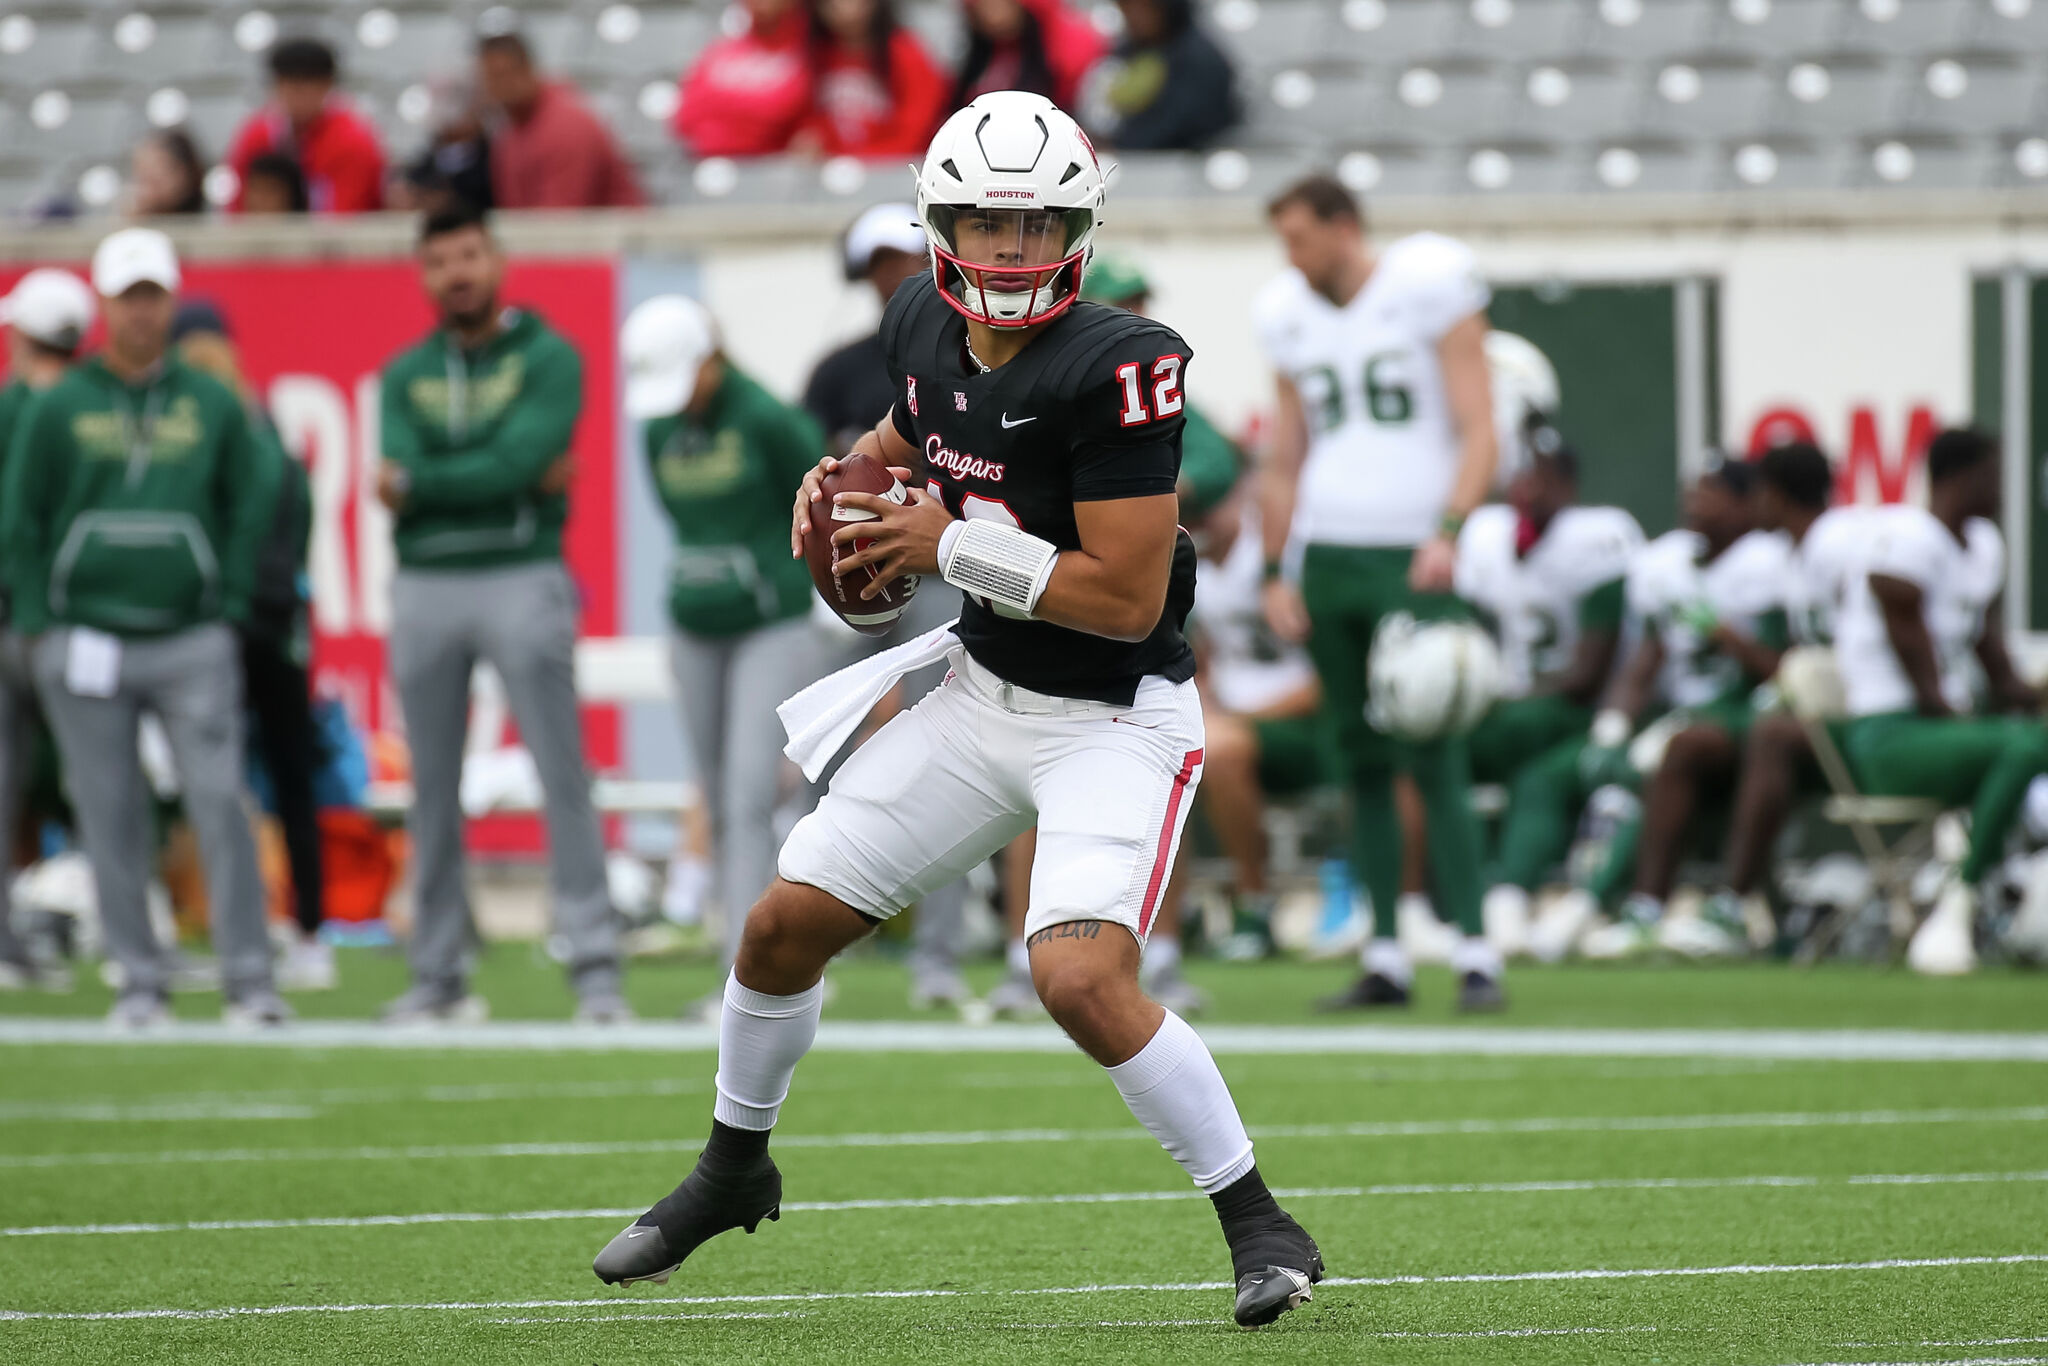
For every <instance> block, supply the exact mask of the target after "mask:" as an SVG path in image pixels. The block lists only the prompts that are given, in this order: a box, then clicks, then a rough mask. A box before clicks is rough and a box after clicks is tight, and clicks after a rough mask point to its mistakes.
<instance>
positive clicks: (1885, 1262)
mask: <svg viewBox="0 0 2048 1366" xmlns="http://www.w3.org/2000/svg"><path fill="white" fill-rule="evenodd" d="M2042 1263H2048V1252H2012V1253H2004V1254H2001V1255H1997V1256H1979V1257H1887V1258H1883V1259H1881V1260H1876V1261H1865V1262H1793V1263H1735V1264H1732V1265H1728V1266H1669V1267H1664V1266H1659V1267H1639V1268H1629V1269H1617V1268H1612V1267H1581V1268H1575V1269H1571V1270H1564V1271H1505V1272H1473V1273H1467V1274H1463V1275H1449V1276H1331V1277H1329V1278H1328V1279H1326V1280H1324V1281H1323V1283H1322V1284H1323V1285H1324V1286H1326V1287H1337V1286H1417V1285H1506V1284H1516V1283H1521V1282H1560V1281H1561V1282H1570V1281H1630V1280H1663V1279H1668V1278H1672V1277H1682V1278H1690V1277H1707V1276H1784V1275H1826V1274H1830V1273H1836V1272H1851V1273H1854V1272H1867V1271H1916V1270H1927V1269H1950V1268H1955V1267H2003V1266H2036V1265H2040V1264H2042ZM1231 1288H1232V1287H1231V1283H1230V1282H1228V1281H1177V1282H1164V1283H1153V1284H1125V1285H1062V1286H1045V1287H1033V1288H1029V1289H1009V1290H952V1289H912V1290H828V1291H812V1292H809V1293H807V1294H779V1295H778V1294H763V1295H677V1296H669V1297H662V1298H656V1299H649V1300H644V1301H639V1303H642V1304H649V1305H652V1304H664V1305H723V1304H822V1303H827V1302H831V1301H839V1300H861V1301H872V1300H927V1299H980V1298H987V1297H991V1296H1014V1295H1109V1294H1147V1295H1177V1294H1189V1293H1195V1292H1208V1291H1217V1290H1229V1289H1231ZM631 1303H634V1301H632V1300H626V1299H622V1298H621V1297H620V1296H618V1295H605V1296H595V1297H591V1298H588V1299H577V1300H459V1301H434V1300H427V1301H417V1302H411V1303H390V1304H268V1305H235V1306H227V1307H221V1308H213V1309H99V1310H47V1309H0V1323H7V1322H39V1321H59V1322H82V1323H111V1322H118V1321H122V1320H127V1319H196V1320H207V1319H231V1318H271V1317H277V1316H281V1315H291V1314H376V1313H392V1312H408V1311H410V1312H438V1313H450V1312H476V1311H483V1312H495V1313H505V1312H511V1311H517V1310H522V1309H583V1308H600V1309H617V1308H619V1307H620V1306H622V1305H625V1304H631ZM1849 1366H1872V1364H1871V1363H1867V1362H1862V1363H1850V1364H1849ZM1942 1366H1963V1364H1962V1363H1954V1362H1950V1363H1943V1364H1942ZM1975 1366H1987V1364H1986V1363H1982V1362H1980V1363H1976V1364H1975Z"/></svg>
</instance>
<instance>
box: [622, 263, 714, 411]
mask: <svg viewBox="0 0 2048 1366" xmlns="http://www.w3.org/2000/svg"><path fill="white" fill-rule="evenodd" d="M619 350H620V351H622V352H624V353H625V359H626V416H628V417H631V418H636V419H639V420H641V421H645V420H646V419H648V418H652V417H666V416H668V415H669V414H671V413H677V412H681V411H682V408H683V405H684V404H685V403H688V402H689V401H690V394H691V392H692V391H693V390H695V389H696V387H697V372H698V371H699V370H700V369H702V368H703V365H704V362H705V361H706V360H708V359H710V357H711V354H712V353H713V352H714V351H716V350H718V324H717V323H716V322H714V321H712V318H711V314H710V312H709V311H707V310H706V309H705V307H704V305H702V304H700V303H698V302H697V301H696V300H695V299H686V298H684V297H683V296H682V295H680V294H661V295H657V296H656V297H654V298H652V299H649V300H648V301H647V302H646V303H643V304H641V305H640V306H639V307H638V308H636V309H634V310H633V311H632V312H631V313H629V314H627V315H626V325H625V326H624V327H623V328H621V329H620V330H619Z"/></svg>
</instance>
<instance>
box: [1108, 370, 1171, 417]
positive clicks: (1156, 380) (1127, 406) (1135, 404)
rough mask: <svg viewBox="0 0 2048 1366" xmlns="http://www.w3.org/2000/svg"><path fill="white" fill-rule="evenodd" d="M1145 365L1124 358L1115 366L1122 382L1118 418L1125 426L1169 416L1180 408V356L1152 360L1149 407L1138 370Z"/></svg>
mask: <svg viewBox="0 0 2048 1366" xmlns="http://www.w3.org/2000/svg"><path fill="white" fill-rule="evenodd" d="M1144 368H1145V367H1143V366H1141V365H1140V364H1139V363H1138V362H1137V361H1127V362H1125V363H1124V364H1122V365H1119V366H1118V367H1117V368H1116V378H1117V382H1118V383H1119V384H1121V385H1123V389H1124V408H1123V412H1122V413H1120V414H1119V415H1118V420H1119V421H1120V422H1122V424H1123V425H1124V426H1126V427H1137V426H1141V425H1143V424H1144V423H1147V422H1150V421H1151V420H1152V419H1154V418H1155V417H1172V416H1173V415H1174V414H1175V413H1178V412H1179V411H1180V409H1181V392H1180V357H1179V356H1161V357H1160V358H1159V359H1158V360H1155V361H1153V362H1152V365H1151V372H1152V374H1151V379H1152V406H1151V407H1150V408H1147V407H1146V406H1145V381H1144V379H1143V378H1142V377H1140V375H1139V373H1138V372H1139V371H1140V370H1141V369H1144Z"/></svg>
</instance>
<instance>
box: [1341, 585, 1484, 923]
mask: <svg viewBox="0 0 2048 1366" xmlns="http://www.w3.org/2000/svg"><path fill="white" fill-rule="evenodd" d="M1413 558H1414V551H1413V550H1410V549H1403V548H1399V547H1380V546H1374V547H1369V548H1358V547H1351V546H1328V545H1312V546H1310V547H1309V548H1308V553H1307V555H1306V557H1305V559H1304V561H1303V563H1302V573H1301V593H1302V598H1303V600H1304V601H1305V602H1306V604H1307V606H1308V616H1309V623H1310V631H1309V640H1308V650H1309V654H1310V656H1311V657H1312V658H1313V659H1314V660H1315V666H1316V673H1317V674H1318V675H1320V676H1321V678H1322V683H1323V707H1324V709H1325V712H1326V713H1327V715H1328V717H1329V722H1330V725H1331V727H1332V730H1333V733H1334V734H1335V736H1336V739H1337V750H1338V753H1339V755H1340V756H1341V758H1342V760H1343V764H1344V770H1345V777H1346V778H1347V779H1348V780H1349V783H1350V787H1351V796H1352V806H1351V860H1352V867H1353V869H1354V872H1355V875H1356V876H1359V877H1361V878H1363V879H1364V881H1365V885H1366V889H1367V890H1368V891H1369V892H1370V893H1371V894H1372V916H1373V933H1374V934H1375V935H1377V936H1379V937H1381V938H1391V937H1392V936H1393V934H1394V903H1395V900H1396V899H1397V898H1398V896H1399V895H1400V891H1401V825H1400V820H1399V818H1398V817H1397V816H1396V814H1395V811H1394V774H1395V772H1396V771H1397V770H1400V771H1405V772H1407V773H1408V774H1409V775H1411V776H1412V777H1413V778H1414V779H1415V785H1416V787H1417V788H1418V789H1420V790H1421V793H1422V803H1423V808H1424V810H1425V812H1426V814H1427V819H1428V827H1429V866H1430V874H1431V882H1432V885H1433V886H1434V888H1435V892H1436V903H1437V910H1438V912H1439V914H1442V915H1444V916H1446V917H1447V918H1449V919H1451V920H1453V921H1455V922H1456V923H1457V924H1458V926H1459V927H1460V928H1462V929H1463V930H1464V931H1465V932H1466V933H1467V934H1477V933H1479V928H1480V926H1479V891H1480V887H1479V822H1478V820H1477V818H1476V817H1474V816H1473V814H1472V801H1471V787H1472V773H1471V758H1470V755H1469V752H1468V747H1467V741H1466V739H1465V737H1462V736H1460V737H1457V738H1454V739H1449V740H1439V741H1434V742H1431V743H1429V744H1424V745H1417V744H1409V743H1406V742H1403V741H1400V740H1396V739H1395V738H1394V737H1392V736H1389V735H1382V734H1380V733H1379V732H1378V731H1375V730H1374V729H1373V728H1372V727H1371V726H1370V725H1368V724H1367V723H1366V719H1365V703H1366V665H1367V660H1368V658H1369V656H1370V654H1371V651H1372V637H1373V632H1374V631H1375V630H1377V629H1378V627H1379V624H1380V620H1381V619H1382V618H1383V617H1385V616H1387V615H1388V614H1389V613H1392V612H1399V611H1406V612H1410V613H1412V614H1414V615H1415V616H1416V617H1417V618H1419V619H1422V620H1444V619H1447V618H1449V619H1462V618H1464V617H1466V616H1468V615H1469V612H1468V609H1467V608H1466V607H1465V604H1463V603H1462V602H1460V601H1459V600H1458V599H1457V598H1455V597H1453V596H1452V595H1450V594H1448V593H1428V594H1424V593H1417V592H1415V591H1413V590H1412V589H1410V588H1409V587H1408V564H1409V561H1410V560H1411V559H1413Z"/></svg>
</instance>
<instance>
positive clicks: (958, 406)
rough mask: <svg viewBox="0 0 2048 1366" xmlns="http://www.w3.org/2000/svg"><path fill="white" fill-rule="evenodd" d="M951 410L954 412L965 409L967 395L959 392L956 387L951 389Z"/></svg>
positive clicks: (961, 411) (964, 410) (962, 411)
mask: <svg viewBox="0 0 2048 1366" xmlns="http://www.w3.org/2000/svg"><path fill="white" fill-rule="evenodd" d="M953 411H954V412H956V413H964V412H966V411H967V395H965V394H963V393H961V392H960V391H959V390H958V389H955V390H954V391H953Z"/></svg>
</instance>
